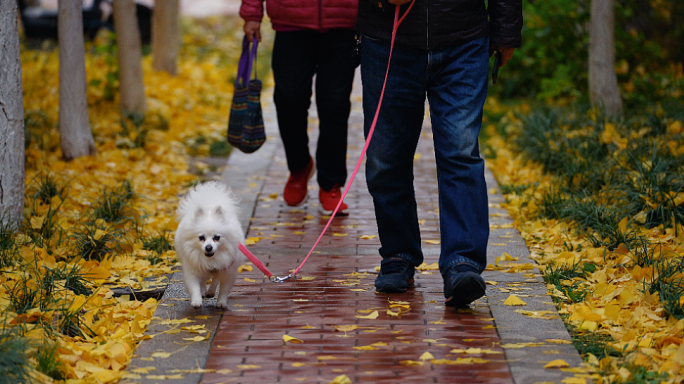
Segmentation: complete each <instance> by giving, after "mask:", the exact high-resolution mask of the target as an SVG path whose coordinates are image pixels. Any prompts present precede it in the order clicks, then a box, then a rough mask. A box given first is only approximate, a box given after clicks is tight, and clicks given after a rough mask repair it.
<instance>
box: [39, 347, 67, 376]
mask: <svg viewBox="0 0 684 384" xmlns="http://www.w3.org/2000/svg"><path fill="white" fill-rule="evenodd" d="M58 348H59V346H58V345H57V344H46V345H43V346H41V347H39V348H38V350H37V351H36V353H35V356H34V357H35V359H36V370H37V371H38V372H42V373H44V374H45V375H47V376H50V377H51V378H53V379H55V380H64V379H66V374H65V372H64V367H63V364H62V362H61V361H60V359H59V353H58V351H57V350H58Z"/></svg>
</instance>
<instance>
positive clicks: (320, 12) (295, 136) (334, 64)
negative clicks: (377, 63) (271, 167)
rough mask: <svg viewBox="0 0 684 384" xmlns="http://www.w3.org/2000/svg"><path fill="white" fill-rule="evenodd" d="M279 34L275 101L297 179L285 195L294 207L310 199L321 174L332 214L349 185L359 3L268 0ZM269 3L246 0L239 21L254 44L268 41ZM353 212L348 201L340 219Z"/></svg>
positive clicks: (324, 206)
mask: <svg viewBox="0 0 684 384" xmlns="http://www.w3.org/2000/svg"><path fill="white" fill-rule="evenodd" d="M265 2H266V12H267V14H268V16H269V18H270V19H271V24H272V25H273V29H274V30H275V31H276V34H275V43H274V46H273V58H272V67H273V78H274V80H275V90H274V95H273V99H274V102H275V106H276V112H277V117H278V127H279V129H280V136H281V138H282V140H283V145H284V147H285V156H286V158H287V166H288V169H289V170H290V177H289V179H288V181H287V183H286V185H285V190H284V192H283V197H284V198H285V202H286V203H287V204H288V205H290V206H297V205H299V204H301V203H302V202H303V201H304V200H305V199H306V196H307V182H308V180H309V179H310V178H311V177H312V176H313V174H314V173H315V172H316V170H317V171H318V176H317V179H318V185H319V187H320V190H319V194H318V197H319V200H320V203H321V204H320V211H321V213H323V214H331V213H332V211H333V210H334V209H335V207H336V206H337V204H338V202H339V200H340V198H341V192H340V188H341V187H342V186H343V185H344V184H345V182H346V180H347V165H346V157H347V120H348V119H349V112H350V110H351V102H350V94H351V89H352V82H353V80H354V70H355V69H354V67H355V65H354V64H353V60H352V53H353V51H354V48H355V46H356V38H355V31H354V24H355V23H356V14H357V9H358V0H289V1H287V0H266V1H265ZM263 16H264V0H242V5H241V7H240V17H242V18H243V19H244V20H245V25H244V31H245V34H246V36H247V38H248V39H249V40H250V41H253V40H254V39H257V40H259V41H260V40H261V20H262V18H263ZM314 75H316V107H317V109H318V117H319V121H320V123H319V131H320V133H319V137H318V145H317V148H316V161H315V165H316V166H315V167H314V160H313V158H312V157H311V155H310V154H309V146H308V144H309V137H308V135H307V124H308V109H309V106H310V105H311V91H312V84H313V78H314ZM346 214H347V205H346V204H344V203H342V205H341V206H340V210H339V211H338V215H346Z"/></svg>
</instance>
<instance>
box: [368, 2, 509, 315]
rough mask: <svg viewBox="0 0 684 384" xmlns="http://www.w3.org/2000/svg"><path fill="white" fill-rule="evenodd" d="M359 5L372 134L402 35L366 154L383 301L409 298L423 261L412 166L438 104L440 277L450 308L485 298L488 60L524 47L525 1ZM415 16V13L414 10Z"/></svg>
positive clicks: (434, 125) (435, 120)
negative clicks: (391, 296) (397, 21)
mask: <svg viewBox="0 0 684 384" xmlns="http://www.w3.org/2000/svg"><path fill="white" fill-rule="evenodd" d="M409 1H411V0H360V2H359V12H358V17H357V22H356V29H357V31H358V32H360V33H361V34H362V35H363V36H362V40H361V42H362V43H361V47H362V48H361V79H362V82H363V109H364V115H365V117H364V120H365V122H364V126H365V133H366V135H368V131H369V129H370V126H371V124H372V122H373V118H374V115H375V111H376V108H377V106H378V100H379V98H380V93H381V90H382V87H383V80H384V77H385V72H386V70H387V62H388V56H389V51H390V39H391V35H392V25H393V22H394V13H395V9H396V8H395V7H400V14H401V15H402V16H403V15H404V14H405V13H406V12H408V14H407V15H406V17H405V20H404V21H403V23H402V24H401V26H400V27H399V28H398V30H397V36H396V41H395V45H394V50H393V52H392V61H391V64H390V70H389V77H388V80H387V86H386V89H385V94H384V97H383V101H382V107H381V109H380V114H379V116H378V120H377V125H376V127H375V131H374V133H373V137H372V139H371V142H370V145H369V147H368V152H367V156H368V158H367V161H366V181H367V183H368V189H369V191H370V193H371V195H372V196H373V202H374V206H375V215H376V219H377V225H378V233H379V237H380V243H381V248H380V255H381V256H382V261H381V264H380V273H379V275H378V277H377V278H376V280H375V287H376V289H377V290H378V291H379V292H387V293H393V292H405V291H406V290H407V289H408V287H409V286H410V285H411V284H412V283H413V276H414V273H415V267H416V266H418V265H420V264H421V263H422V262H423V253H422V251H421V239H420V230H419V226H418V215H417V207H416V201H415V192H414V189H413V179H414V178H413V157H414V154H415V151H416V147H417V144H418V138H419V137H420V131H421V127H422V123H423V116H424V108H425V98H426V96H427V100H428V101H429V105H430V119H431V122H432V131H433V138H434V147H435V156H436V162H437V179H438V190H439V218H440V233H441V253H440V257H439V269H440V272H441V274H442V277H443V278H444V297H445V298H446V303H447V305H449V306H465V305H468V304H470V303H472V302H473V301H475V300H476V299H478V298H480V297H482V296H483V295H484V294H485V282H484V280H483V279H482V277H481V276H480V274H481V273H482V271H483V270H484V269H485V266H486V248H487V239H488V237H489V215H488V204H487V187H486V184H485V177H484V160H483V159H482V158H481V157H480V153H479V148H478V145H479V143H478V134H479V132H480V127H481V125H482V108H483V106H484V102H485V97H486V94H487V79H488V72H489V57H490V56H491V55H492V53H493V52H494V51H499V52H501V54H502V65H503V64H505V63H506V62H507V61H508V60H509V59H510V58H511V57H512V56H513V52H514V50H515V48H518V47H520V45H521V40H522V38H521V30H522V0H488V1H487V4H485V0H441V1H438V0H414V1H415V2H414V3H413V5H412V6H410V5H409V4H406V3H408V2H409ZM409 8H410V10H408V9H409Z"/></svg>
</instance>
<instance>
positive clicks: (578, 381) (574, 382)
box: [561, 377, 587, 384]
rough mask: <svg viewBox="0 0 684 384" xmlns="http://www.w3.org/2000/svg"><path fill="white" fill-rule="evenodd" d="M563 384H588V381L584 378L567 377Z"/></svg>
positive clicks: (562, 381)
mask: <svg viewBox="0 0 684 384" xmlns="http://www.w3.org/2000/svg"><path fill="white" fill-rule="evenodd" d="M561 383H563V384H587V380H586V379H584V378H582V377H566V378H565V379H563V380H561Z"/></svg>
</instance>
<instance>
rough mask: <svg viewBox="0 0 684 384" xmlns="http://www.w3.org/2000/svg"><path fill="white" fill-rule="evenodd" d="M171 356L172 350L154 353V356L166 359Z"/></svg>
mask: <svg viewBox="0 0 684 384" xmlns="http://www.w3.org/2000/svg"><path fill="white" fill-rule="evenodd" d="M169 356H171V353H170V352H155V353H153V354H152V357H159V358H161V359H166V358H168V357H169Z"/></svg>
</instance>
